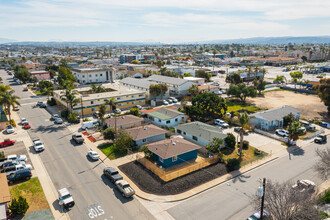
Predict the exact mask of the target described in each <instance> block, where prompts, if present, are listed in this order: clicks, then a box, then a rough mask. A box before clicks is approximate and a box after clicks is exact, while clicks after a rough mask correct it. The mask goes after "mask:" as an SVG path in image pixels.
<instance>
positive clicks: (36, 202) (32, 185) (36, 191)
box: [9, 177, 49, 212]
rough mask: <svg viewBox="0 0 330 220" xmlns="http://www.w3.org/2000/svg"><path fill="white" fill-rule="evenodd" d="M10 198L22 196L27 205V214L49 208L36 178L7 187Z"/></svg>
mask: <svg viewBox="0 0 330 220" xmlns="http://www.w3.org/2000/svg"><path fill="white" fill-rule="evenodd" d="M9 189H10V195H11V197H12V198H18V197H19V196H22V197H24V198H26V200H27V202H28V203H29V206H30V207H29V209H28V211H27V212H32V211H37V210H41V209H47V208H49V205H48V202H47V199H46V196H45V194H44V191H43V189H42V187H41V185H40V182H39V179H38V177H34V178H32V179H30V180H28V181H25V182H22V183H19V184H15V185H12V186H10V187H9Z"/></svg>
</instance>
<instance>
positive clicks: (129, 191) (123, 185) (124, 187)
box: [115, 180, 135, 198]
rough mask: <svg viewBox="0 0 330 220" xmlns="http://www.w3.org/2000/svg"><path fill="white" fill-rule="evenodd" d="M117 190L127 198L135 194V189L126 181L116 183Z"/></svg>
mask: <svg viewBox="0 0 330 220" xmlns="http://www.w3.org/2000/svg"><path fill="white" fill-rule="evenodd" d="M115 184H116V187H117V189H118V190H119V191H120V192H121V194H122V195H123V196H125V197H126V198H129V197H132V196H133V195H134V194H135V191H134V189H133V188H132V187H131V186H130V185H129V183H128V182H127V181H125V180H118V181H117V182H116V183H115Z"/></svg>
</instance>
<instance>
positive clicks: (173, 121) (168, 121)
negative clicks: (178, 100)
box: [147, 108, 187, 127]
mask: <svg viewBox="0 0 330 220" xmlns="http://www.w3.org/2000/svg"><path fill="white" fill-rule="evenodd" d="M147 116H148V119H150V120H151V122H152V123H153V124H155V125H157V126H163V125H166V126H167V127H174V126H177V125H179V124H180V123H184V122H186V121H187V116H186V115H185V114H184V113H182V112H179V111H177V110H174V109H169V108H160V109H158V110H156V111H152V112H150V113H147Z"/></svg>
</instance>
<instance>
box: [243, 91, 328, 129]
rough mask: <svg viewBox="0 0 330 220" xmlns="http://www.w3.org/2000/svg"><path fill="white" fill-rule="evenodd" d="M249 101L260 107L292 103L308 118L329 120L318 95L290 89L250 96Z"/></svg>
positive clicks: (273, 106)
mask: <svg viewBox="0 0 330 220" xmlns="http://www.w3.org/2000/svg"><path fill="white" fill-rule="evenodd" d="M247 102H248V103H251V104H253V105H256V106H257V107H259V108H267V109H271V108H276V107H280V106H283V105H291V106H292V107H295V108H297V109H299V110H300V114H301V116H302V117H305V118H308V119H318V120H325V121H328V122H329V120H330V119H329V117H328V116H327V107H326V106H325V105H324V104H323V102H321V100H320V98H319V97H318V96H316V95H306V94H301V93H294V92H289V91H274V92H266V93H265V94H264V97H257V98H253V99H251V98H248V99H247Z"/></svg>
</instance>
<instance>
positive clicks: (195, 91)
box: [188, 84, 199, 96]
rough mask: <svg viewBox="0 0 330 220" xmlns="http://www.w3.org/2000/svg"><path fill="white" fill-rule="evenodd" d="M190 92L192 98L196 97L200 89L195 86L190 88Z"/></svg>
mask: <svg viewBox="0 0 330 220" xmlns="http://www.w3.org/2000/svg"><path fill="white" fill-rule="evenodd" d="M188 92H189V93H190V95H191V96H196V95H198V93H199V90H198V87H197V86H196V85H195V84H193V85H191V86H190V87H189V89H188Z"/></svg>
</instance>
